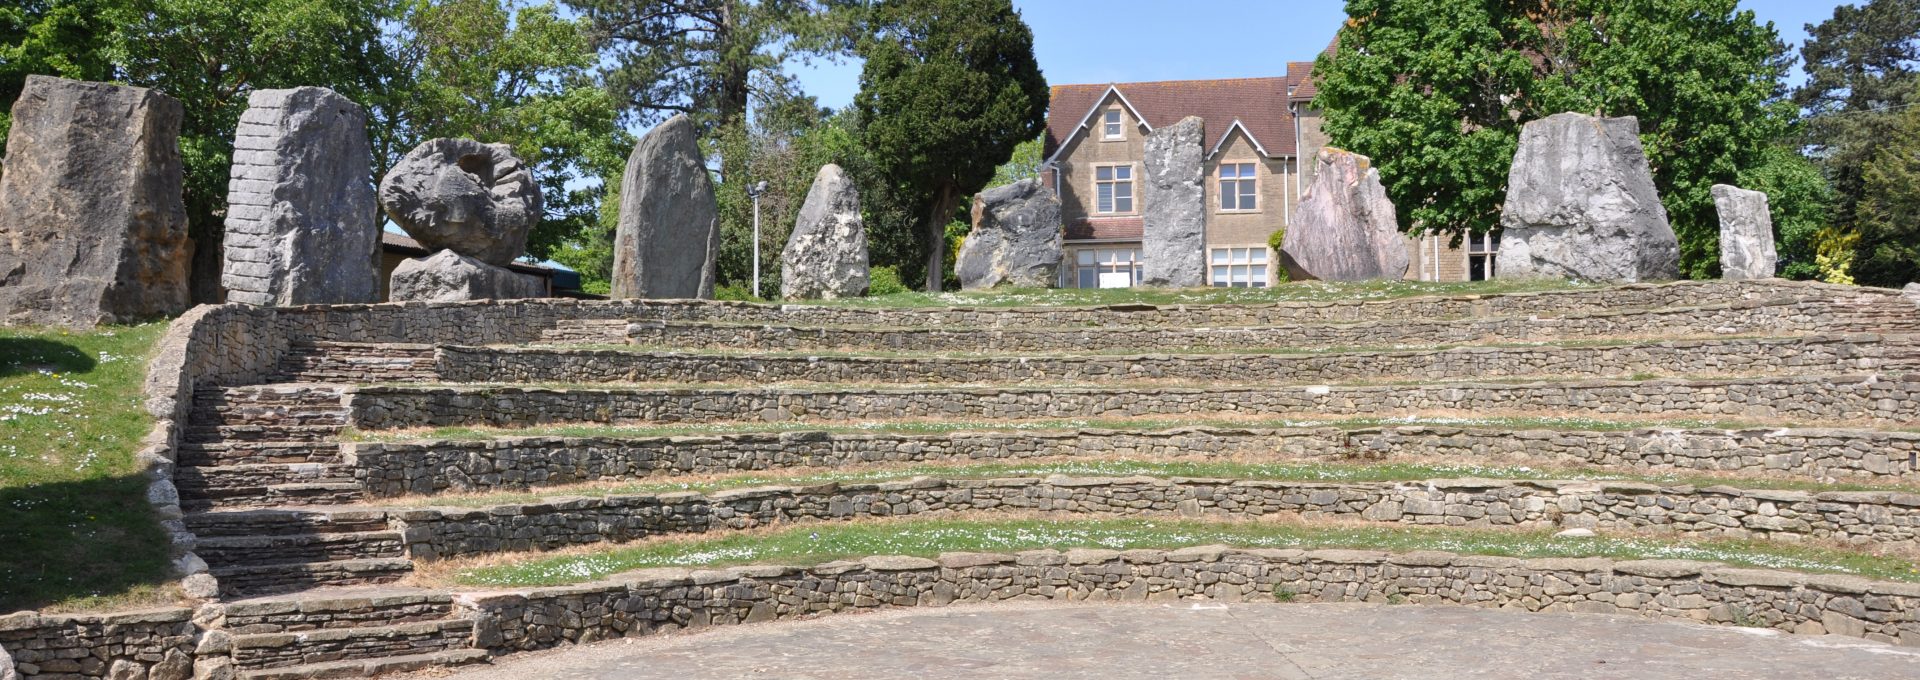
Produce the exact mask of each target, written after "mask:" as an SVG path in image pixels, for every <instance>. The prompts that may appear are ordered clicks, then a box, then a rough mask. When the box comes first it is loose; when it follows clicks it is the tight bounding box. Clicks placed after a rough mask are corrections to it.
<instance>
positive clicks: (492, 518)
mask: <svg viewBox="0 0 1920 680" xmlns="http://www.w3.org/2000/svg"><path fill="white" fill-rule="evenodd" d="M969 511H982V512H999V511H1007V512H1022V513H1025V512H1040V513H1057V514H1069V515H1098V516H1113V517H1135V516H1201V515H1220V516H1233V517H1258V516H1263V515H1286V516H1299V517H1302V518H1305V519H1308V520H1321V519H1335V520H1351V521H1368V522H1379V523H1386V524H1400V525H1423V526H1451V527H1586V528H1595V529H1602V530H1649V529H1650V530H1658V531H1662V532H1669V533H1673V534H1679V535H1686V536H1710V537H1735V538H1756V539H1781V540H1788V541H1793V540H1804V539H1807V538H1823V539H1829V540H1835V541H1843V542H1848V543H1854V544H1859V545H1887V544H1904V545H1912V544H1913V542H1914V540H1915V539H1916V537H1920V494H1912V493H1889V492H1884V491H1876V492H1851V491H1829V492H1821V493H1812V492H1802V491H1773V490H1756V489H1735V488H1732V487H1724V486H1716V487H1708V488H1704V489H1697V488H1694V487H1690V486H1672V487H1664V486H1656V485H1652V484H1643V483H1632V482H1593V481H1502V480H1484V479H1459V480H1424V481H1408V482H1355V483H1328V482H1298V481H1278V480H1275V481H1235V480H1218V479H1189V478H1172V479H1160V478H1154V477H1125V478H1070V477H1061V476H1053V477H1048V478H1046V479H1033V478H1003V479H951V480H949V479H934V478H916V479H913V480H908V481H898V482H882V483H877V484H831V483H830V484H819V485H812V486H773V487H763V488H757V489H739V490H729V491H720V492H715V493H713V494H699V493H693V492H677V493H664V494H635V495H609V496H605V497H598V498H552V499H546V500H545V501H542V502H538V503H518V504H508V505H496V506H491V507H485V508H475V509H458V508H445V507H440V508H411V509H396V510H392V511H389V514H388V519H389V522H390V524H389V527H390V529H392V530H395V531H400V532H402V533H403V534H404V535H405V540H406V541H407V552H408V556H409V557H411V558H412V559H415V560H433V559H445V558H452V557H468V556H475V555H486V554H492V553H499V552H519V551H531V550H554V549H558V548H565V547H570V546H578V545H592V544H598V543H604V542H626V541H632V540H638V539H642V538H648V537H652V536H660V535H666V534H684V533H704V532H709V531H720V530H742V529H751V528H756V527H764V526H769V525H773V524H779V523H786V522H804V521H844V520H854V519H868V518H886V517H895V518H898V517H907V516H919V515H927V514H933V515H940V514H948V513H956V512H969Z"/></svg>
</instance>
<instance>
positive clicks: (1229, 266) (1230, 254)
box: [1207, 244, 1273, 288]
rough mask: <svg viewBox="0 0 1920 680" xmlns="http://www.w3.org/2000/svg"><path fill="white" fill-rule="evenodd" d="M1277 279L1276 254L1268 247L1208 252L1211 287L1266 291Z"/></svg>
mask: <svg viewBox="0 0 1920 680" xmlns="http://www.w3.org/2000/svg"><path fill="white" fill-rule="evenodd" d="M1272 280H1273V253H1272V252H1271V250H1269V249H1268V248H1267V246H1266V245H1264V244H1248V245H1227V246H1216V247H1212V248H1208V249H1207V285H1210V286H1213V287H1215V288H1266V287H1267V286H1268V285H1271V283H1270V282H1271V281H1272Z"/></svg>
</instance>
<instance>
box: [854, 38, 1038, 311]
mask: <svg viewBox="0 0 1920 680" xmlns="http://www.w3.org/2000/svg"><path fill="white" fill-rule="evenodd" d="M874 21H875V23H874V26H873V27H874V35H873V36H872V37H871V38H870V39H868V40H865V41H863V42H862V43H861V45H860V48H859V52H860V56H862V57H864V58H865V59H866V65H865V67H864V68H863V69H862V70H861V73H860V92H859V94H857V95H855V97H854V107H855V108H856V109H857V110H858V112H859V115H860V118H861V121H862V123H863V127H862V129H861V131H860V140H861V143H862V145H864V146H865V147H866V148H867V150H868V152H869V153H871V154H872V155H873V160H874V161H875V163H876V164H877V166H878V168H879V169H880V171H881V172H883V173H885V174H886V175H887V176H889V177H893V178H897V181H898V182H899V184H900V186H901V187H902V188H904V189H906V190H907V191H908V192H909V193H908V195H912V196H917V197H919V198H918V199H916V202H917V203H919V205H920V207H921V208H922V209H921V210H920V211H918V215H919V216H920V217H919V218H918V221H919V222H920V225H919V230H920V231H921V232H922V233H923V234H924V236H923V239H924V241H923V242H922V248H924V250H923V252H924V253H925V258H926V272H925V275H926V290H928V291H929V292H932V291H938V290H940V287H941V281H942V278H943V277H942V276H941V273H942V270H943V262H942V260H943V258H944V253H945V252H946V234H945V229H946V225H947V223H948V221H949V219H948V216H949V215H951V214H952V213H953V211H954V209H955V206H957V205H958V203H959V201H960V199H961V198H963V197H966V196H970V195H972V194H973V193H974V192H977V191H979V190H980V189H981V188H982V187H984V186H986V185H987V182H989V181H991V180H992V179H993V176H994V170H995V168H996V167H997V166H999V165H1000V163H1001V162H1002V161H1004V160H1006V159H1007V157H1008V156H1009V155H1010V154H1012V153H1013V150H1014V147H1016V146H1018V145H1019V144H1020V143H1021V142H1023V141H1027V140H1030V139H1033V138H1034V137H1036V136H1038V135H1039V134H1040V131H1041V129H1042V126H1043V125H1044V124H1045V116H1046V111H1047V100H1048V96H1049V95H1048V91H1047V82H1046V79H1045V78H1044V77H1042V76H1041V73H1040V66H1039V64H1037V63H1036V62H1035V61H1034V58H1033V33H1032V32H1031V31H1030V30H1029V29H1028V28H1027V25H1026V22H1025V21H1022V20H1021V18H1020V13H1019V12H1017V11H1015V10H1014V9H1013V5H1012V4H1011V3H1010V2H1009V1H1008V0H882V2H880V4H879V5H878V6H877V7H876V8H875V16H874Z"/></svg>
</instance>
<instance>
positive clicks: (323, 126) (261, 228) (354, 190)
mask: <svg viewBox="0 0 1920 680" xmlns="http://www.w3.org/2000/svg"><path fill="white" fill-rule="evenodd" d="M366 127H367V114H366V112H364V111H362V110H361V109H360V106H359V105H358V104H355V103H353V102H352V101H351V100H348V99H347V98H346V97H342V96H340V95H338V94H336V93H334V91H332V90H329V89H326V88H324V87H300V88H294V89H291V90H255V91H254V92H253V94H252V95H250V96H248V97H247V110H246V112H245V113H242V114H241V115H240V127H239V129H238V131H237V132H235V134H234V140H233V174H232V179H231V180H230V181H229V182H228V183H227V233H226V238H225V241H224V244H223V247H224V249H225V258H226V260H225V264H224V266H223V268H222V272H221V276H220V283H221V285H224V286H226V288H227V300H228V301H229V302H241V303H246V304H251V305H282V306H285V305H307V304H338V303H353V302H375V301H378V300H379V298H380V269H379V265H378V262H379V257H380V226H379V225H378V224H377V223H375V217H376V215H377V214H378V213H377V211H378V209H379V208H378V205H377V204H376V203H375V202H374V194H373V181H372V180H371V179H370V177H371V175H372V172H373V170H372V168H373V155H372V153H371V152H369V151H368V148H367V129H366Z"/></svg>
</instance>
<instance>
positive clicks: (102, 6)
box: [0, 0, 125, 149]
mask: <svg viewBox="0 0 1920 680" xmlns="http://www.w3.org/2000/svg"><path fill="white" fill-rule="evenodd" d="M123 2H125V0H22V1H20V2H17V3H16V4H12V5H11V6H7V7H0V149H4V148H6V143H7V128H8V127H9V126H10V125H11V123H12V117H11V116H10V113H11V112H12V110H13V102H14V100H16V99H19V98H20V90H21V88H22V87H24V86H25V85H26V82H27V76H29V75H32V74H42V75H53V76H60V77H62V78H72V79H74V80H94V81H102V80H110V79H112V78H113V62H112V61H111V59H109V57H108V55H107V53H106V50H104V49H102V47H103V46H104V45H105V44H106V36H107V35H108V34H110V33H111V32H112V30H113V25H112V23H111V22H110V21H109V20H108V17H109V16H110V15H111V14H112V12H111V11H110V10H111V9H112V8H116V7H118V6H119V5H120V4H122V3H123Z"/></svg>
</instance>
